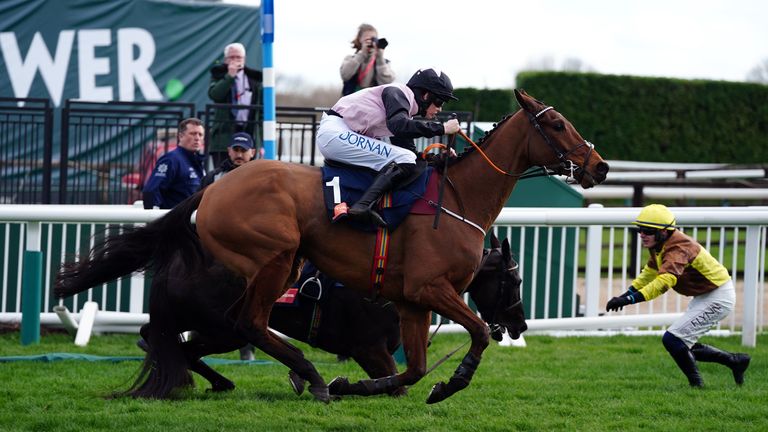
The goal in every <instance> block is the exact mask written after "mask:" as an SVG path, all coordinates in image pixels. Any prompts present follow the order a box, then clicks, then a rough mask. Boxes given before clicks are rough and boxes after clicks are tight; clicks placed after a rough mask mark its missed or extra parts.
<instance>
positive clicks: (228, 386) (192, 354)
mask: <svg viewBox="0 0 768 432" xmlns="http://www.w3.org/2000/svg"><path fill="white" fill-rule="evenodd" d="M224 336H225V335H222V334H218V335H216V338H215V339H214V338H209V337H207V336H204V335H200V334H198V335H196V336H195V337H193V338H192V339H191V340H189V341H187V342H184V343H183V344H182V348H183V349H184V354H185V355H186V356H187V360H188V361H189V369H190V370H191V371H192V372H195V373H197V374H198V375H200V376H202V377H203V378H205V379H206V380H207V381H208V382H209V383H211V389H210V390H211V391H212V392H223V391H229V390H234V388H235V383H233V382H232V381H231V380H229V379H228V378H227V377H225V376H224V375H221V374H220V373H218V372H216V371H215V370H214V369H213V368H211V367H210V366H208V365H207V364H205V362H204V361H203V360H202V357H204V356H207V355H210V354H221V353H227V352H230V351H234V350H236V349H238V348H240V347H241V346H243V341H242V340H240V339H237V338H226V337H224Z"/></svg>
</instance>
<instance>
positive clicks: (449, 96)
mask: <svg viewBox="0 0 768 432" xmlns="http://www.w3.org/2000/svg"><path fill="white" fill-rule="evenodd" d="M406 85H407V86H408V87H410V88H411V90H413V92H414V94H415V95H416V102H417V103H418V104H419V113H420V114H421V115H424V113H425V112H426V111H427V107H428V106H429V104H430V103H433V102H434V101H435V98H437V99H441V100H442V101H443V102H444V101H448V100H459V98H457V97H456V96H454V95H453V84H452V83H451V79H450V78H448V75H446V74H444V73H443V72H440V71H436V70H435V69H433V68H429V69H419V70H417V71H416V73H415V74H413V76H412V77H411V79H409V80H408V83H407V84H406ZM424 91H428V92H430V93H431V94H432V98H430V99H428V100H426V101H425V100H423V99H422V95H423V94H424V93H423V92H424Z"/></svg>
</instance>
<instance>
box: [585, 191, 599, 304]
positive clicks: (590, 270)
mask: <svg viewBox="0 0 768 432" xmlns="http://www.w3.org/2000/svg"><path fill="white" fill-rule="evenodd" d="M602 207H603V205H602V204H590V205H589V208H602ZM602 248H603V226H602V225H590V226H589V227H588V228H587V257H586V262H585V263H584V265H585V267H586V268H585V271H584V283H585V285H586V286H585V287H584V304H585V306H586V310H585V312H584V316H587V317H595V316H597V315H598V310H599V305H598V302H599V301H600V250H601V249H602Z"/></svg>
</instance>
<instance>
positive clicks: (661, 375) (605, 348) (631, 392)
mask: <svg viewBox="0 0 768 432" xmlns="http://www.w3.org/2000/svg"><path fill="white" fill-rule="evenodd" d="M466 338H467V336H465V335H438V336H437V337H436V338H435V341H434V343H433V344H432V346H431V347H430V349H429V361H428V363H429V364H430V365H431V364H432V363H434V362H435V361H436V360H437V359H439V358H440V357H442V356H443V355H444V354H446V353H447V352H450V351H451V350H453V349H454V348H455V347H457V346H458V345H460V344H461V343H462V342H463V341H465V340H466ZM135 340H136V336H133V335H112V336H98V337H94V338H93V339H92V340H91V343H90V344H89V346H88V347H86V348H78V347H76V346H74V344H72V342H71V339H70V338H68V337H67V336H66V335H62V334H53V335H46V336H43V337H42V340H41V343H40V344H39V345H30V346H21V345H20V343H19V335H18V333H5V334H2V335H0V357H3V356H16V355H33V354H41V353H53V352H70V353H86V354H94V355H106V356H118V355H119V356H125V355H128V356H136V355H140V351H139V350H138V348H136V347H135V345H134V342H135ZM739 341H740V339H739V338H737V337H731V338H712V337H709V338H705V339H704V340H702V342H705V343H710V344H713V345H716V346H718V347H720V348H723V349H726V350H730V351H736V350H739V351H744V352H748V353H750V354H751V355H752V356H753V360H752V364H751V366H750V369H749V371H748V372H747V382H746V383H745V385H744V386H743V387H741V388H739V387H737V386H736V385H735V384H734V383H733V379H732V377H731V374H730V371H728V370H727V369H725V368H724V367H722V366H719V365H715V364H708V363H705V364H700V369H701V372H702V374H703V377H704V380H705V382H706V387H705V388H704V389H700V390H697V389H691V388H689V387H688V386H687V382H686V381H685V379H684V377H683V375H682V374H681V373H680V372H679V371H678V369H677V367H676V366H675V364H674V362H673V361H672V359H671V358H670V357H669V356H668V354H667V353H666V351H665V350H664V348H663V346H662V345H661V341H660V340H659V338H658V337H623V336H616V337H610V338H552V337H546V336H529V337H527V338H526V342H527V344H528V346H527V347H526V348H510V347H500V346H498V345H496V344H495V343H493V344H492V345H491V346H490V347H489V348H488V350H487V351H486V354H485V356H484V357H483V362H482V364H481V365H480V368H479V369H478V371H477V373H476V374H475V378H474V380H473V382H472V384H471V385H470V386H469V387H468V388H467V389H465V390H463V391H462V392H459V393H457V394H456V395H454V396H453V397H451V398H450V399H448V400H446V401H444V402H441V403H439V404H436V405H426V404H425V403H424V401H425V400H426V397H427V394H428V393H429V390H430V388H431V386H432V385H433V384H434V383H435V382H437V381H440V380H447V379H448V378H449V377H450V376H451V374H452V372H453V370H454V368H455V367H456V366H457V365H458V363H459V361H460V359H461V357H463V350H462V352H460V353H459V354H457V355H456V356H454V357H453V358H451V359H450V360H448V361H447V362H446V363H444V364H443V365H442V366H441V367H440V368H438V369H437V370H435V371H434V372H432V373H431V374H430V375H428V376H427V377H425V378H424V379H422V381H421V382H419V383H418V384H416V385H415V386H413V387H411V388H410V390H409V394H408V396H406V397H403V398H400V399H393V398H390V397H386V396H380V397H370V398H360V397H348V398H345V399H343V400H341V401H336V402H333V403H331V404H329V405H325V404H322V403H319V402H316V401H314V400H313V399H312V398H311V396H309V395H308V394H306V393H305V394H304V395H302V396H296V395H294V394H293V392H292V391H291V390H290V388H289V386H288V384H287V379H286V378H287V369H286V368H285V367H284V366H282V365H280V364H274V363H273V364H266V365H247V364H233V365H222V366H215V368H216V369H217V370H219V371H220V372H221V373H223V374H224V375H226V376H227V377H229V378H230V379H232V380H233V381H235V383H236V384H237V386H238V387H237V389H235V390H234V391H233V392H229V393H225V394H211V393H206V392H205V388H206V386H205V383H204V382H202V381H200V380H198V381H197V386H196V388H194V389H190V390H186V391H184V392H181V393H180V394H179V395H178V397H177V398H176V399H175V400H172V401H146V400H132V399H126V398H123V399H117V400H107V399H104V398H103V397H102V396H103V395H105V394H108V393H109V392H111V391H113V390H116V389H123V388H125V387H126V386H127V385H129V384H130V382H132V379H133V377H134V376H135V373H136V371H137V369H138V367H139V362H136V361H133V362H130V361H129V362H119V363H110V362H86V361H79V360H74V361H58V362H50V363H43V362H11V363H0V381H1V382H2V385H0V430H2V431H92V430H109V431H115V432H118V431H119V432H122V431H133V430H138V431H163V432H167V431H184V432H191V431H224V430H226V431H233V430H234V431H240V430H255V431H286V432H287V431H295V430H310V431H314V430H335V431H364V430H372V431H411V430H418V431H510V430H519V431H563V430H573V431H603V430H605V431H619V430H621V431H629V430H651V431H676V430H680V431H691V430H707V431H725V430H733V431H764V430H766V425H767V424H768V423H767V422H768V421H767V420H766V418H768V403H766V401H768V372H766V365H767V363H768V362H767V361H766V358H768V357H767V356H766V354H768V335H765V334H764V335H761V336H759V338H758V345H757V348H754V349H752V348H742V347H741V346H740V344H739ZM300 347H301V348H302V349H304V350H305V353H306V356H307V357H308V358H310V359H311V360H313V361H314V362H315V364H316V366H317V368H318V370H319V371H320V373H321V374H322V375H323V376H324V377H325V379H326V380H330V379H332V378H333V377H335V376H337V375H347V376H350V377H351V378H355V379H358V378H361V377H362V375H363V373H362V371H361V370H360V369H359V368H358V367H357V365H356V364H354V363H352V362H346V363H339V362H336V361H335V357H334V356H333V355H330V354H327V353H323V352H320V351H317V350H313V349H309V348H308V347H307V346H306V345H303V344H300ZM224 357H226V358H231V359H234V358H236V355H235V354H229V355H227V356H224ZM260 358H266V357H264V356H261V357H260Z"/></svg>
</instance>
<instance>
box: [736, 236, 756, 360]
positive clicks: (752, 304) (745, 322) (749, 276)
mask: <svg viewBox="0 0 768 432" xmlns="http://www.w3.org/2000/svg"><path fill="white" fill-rule="evenodd" d="M760 228H761V227H760V226H757V225H749V226H747V239H746V241H747V245H746V247H745V249H744V296H743V298H742V302H743V310H742V323H741V344H742V345H744V346H748V347H754V346H755V345H757V272H758V269H759V268H760V263H759V259H760V250H759V247H760Z"/></svg>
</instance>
